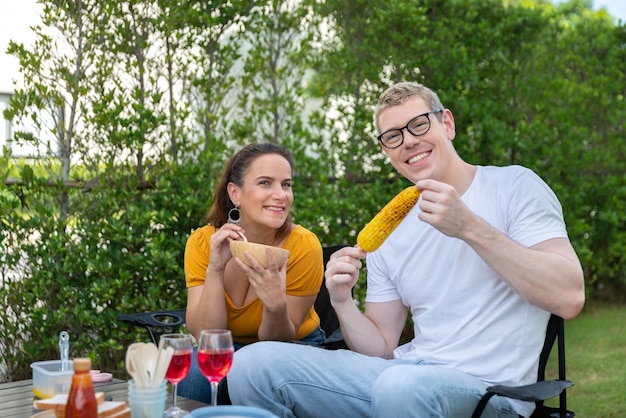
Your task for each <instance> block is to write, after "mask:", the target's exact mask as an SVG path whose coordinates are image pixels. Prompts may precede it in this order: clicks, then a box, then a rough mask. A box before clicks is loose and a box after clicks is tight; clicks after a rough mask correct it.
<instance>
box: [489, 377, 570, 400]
mask: <svg viewBox="0 0 626 418" xmlns="http://www.w3.org/2000/svg"><path fill="white" fill-rule="evenodd" d="M573 385H574V384H573V383H572V382H570V381H569V380H544V381H541V382H537V383H533V384H530V385H525V386H502V385H495V386H490V387H488V388H487V392H490V393H493V394H496V395H499V396H505V397H507V398H512V399H518V400H520V401H531V402H537V401H545V400H546V399H551V398H555V397H557V396H559V395H560V394H561V392H563V391H564V390H565V389H567V388H569V387H571V386H573Z"/></svg>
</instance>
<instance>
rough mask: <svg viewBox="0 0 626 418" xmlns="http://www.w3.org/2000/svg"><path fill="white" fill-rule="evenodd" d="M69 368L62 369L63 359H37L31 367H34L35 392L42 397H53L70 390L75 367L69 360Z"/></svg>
mask: <svg viewBox="0 0 626 418" xmlns="http://www.w3.org/2000/svg"><path fill="white" fill-rule="evenodd" d="M67 366H69V370H62V368H61V360H48V361H37V362H35V363H32V364H31V365H30V367H31V368H32V369H33V393H34V395H35V396H36V397H38V398H40V399H48V398H52V397H53V396H55V395H58V394H66V393H69V392H70V386H71V385H72V376H73V375H74V368H73V365H72V362H69V364H68V365H66V368H67Z"/></svg>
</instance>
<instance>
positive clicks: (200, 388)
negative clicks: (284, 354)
mask: <svg viewBox="0 0 626 418" xmlns="http://www.w3.org/2000/svg"><path fill="white" fill-rule="evenodd" d="M324 338H325V335H324V331H323V330H322V329H321V328H318V329H316V330H315V331H313V332H312V333H311V334H309V335H308V336H306V337H304V338H303V339H301V340H298V341H297V342H299V343H304V344H306V345H313V346H316V345H319V344H320V343H321V342H322V341H324ZM243 346H244V345H243V344H237V343H235V351H237V350H239V349H240V348H241V347H243ZM225 387H226V379H224V380H222V382H220V389H219V390H218V395H217V396H218V403H220V404H223V403H228V392H226V389H225ZM178 395H180V396H182V397H185V398H187V399H194V400H196V401H200V402H204V403H207V404H210V403H211V384H210V383H209V381H208V379H207V378H206V377H204V375H203V374H202V372H201V371H200V368H199V367H198V348H194V349H193V357H192V363H191V368H190V369H189V374H188V375H187V377H185V379H183V380H182V381H181V382H180V383H179V384H178ZM221 395H222V396H221Z"/></svg>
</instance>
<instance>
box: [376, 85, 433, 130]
mask: <svg viewBox="0 0 626 418" xmlns="http://www.w3.org/2000/svg"><path fill="white" fill-rule="evenodd" d="M413 97H419V98H421V99H422V100H424V101H425V102H426V103H427V104H429V105H430V110H435V109H444V107H443V105H442V104H441V101H440V100H439V97H438V96H437V93H435V92H434V91H432V90H431V89H429V88H428V87H426V86H424V85H423V84H419V83H414V82H409V81H402V82H399V83H396V84H394V85H393V86H391V87H389V88H388V89H387V90H385V91H384V92H383V93H382V94H381V95H380V97H379V98H378V103H377V104H376V108H375V109H374V124H375V125H376V130H377V131H378V132H379V133H380V128H379V127H378V118H379V117H380V113H381V112H382V111H383V110H385V109H387V108H389V107H393V106H398V105H401V104H402V103H404V102H406V101H407V100H409V99H411V98H413ZM437 117H438V118H439V120H441V118H442V116H441V113H439V114H437Z"/></svg>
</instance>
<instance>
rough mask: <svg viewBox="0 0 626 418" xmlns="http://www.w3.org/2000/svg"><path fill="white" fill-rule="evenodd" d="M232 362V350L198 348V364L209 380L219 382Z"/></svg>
mask: <svg viewBox="0 0 626 418" xmlns="http://www.w3.org/2000/svg"><path fill="white" fill-rule="evenodd" d="M232 364H233V350H232V349H225V350H198V366H199V367H200V371H201V372H202V374H203V375H204V376H205V377H206V378H207V379H209V381H210V382H217V383H219V382H220V381H221V380H222V379H223V378H224V377H225V376H226V374H227V373H228V371H229V370H230V366H231V365H232Z"/></svg>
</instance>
